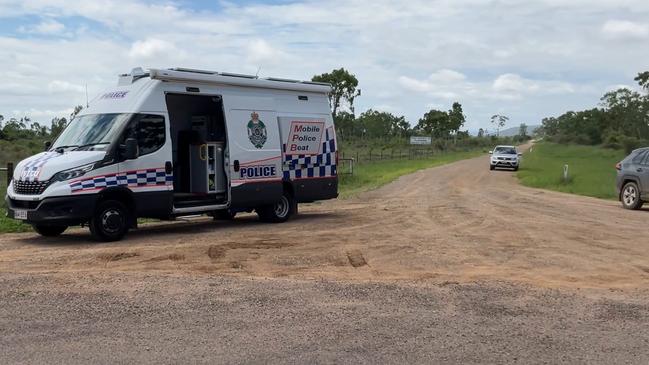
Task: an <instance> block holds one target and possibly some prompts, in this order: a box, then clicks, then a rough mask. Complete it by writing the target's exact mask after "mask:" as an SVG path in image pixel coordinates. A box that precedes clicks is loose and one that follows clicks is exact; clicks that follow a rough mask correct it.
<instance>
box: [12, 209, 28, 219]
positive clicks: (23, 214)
mask: <svg viewBox="0 0 649 365" xmlns="http://www.w3.org/2000/svg"><path fill="white" fill-rule="evenodd" d="M14 218H15V219H22V220H26V219H27V211H26V210H14Z"/></svg>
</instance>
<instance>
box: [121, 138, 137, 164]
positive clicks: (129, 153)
mask: <svg viewBox="0 0 649 365" xmlns="http://www.w3.org/2000/svg"><path fill="white" fill-rule="evenodd" d="M120 147H122V148H123V153H122V157H124V159H125V160H135V159H136V158H137V157H138V155H139V154H140V153H139V152H140V151H139V150H138V147H137V139H135V138H127V139H126V141H124V145H123V146H120Z"/></svg>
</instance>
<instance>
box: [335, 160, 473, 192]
mask: <svg viewBox="0 0 649 365" xmlns="http://www.w3.org/2000/svg"><path fill="white" fill-rule="evenodd" d="M483 153H484V151H483V150H482V149H479V150H478V149H476V150H473V151H465V152H448V153H444V154H438V155H436V156H433V157H429V158H425V159H419V160H389V161H377V162H371V163H367V164H363V165H358V166H355V167H354V175H342V174H341V175H340V185H339V192H340V197H341V198H343V199H344V198H348V197H351V196H354V195H356V194H358V193H361V192H363V191H367V190H372V189H376V188H378V187H381V186H383V185H385V184H388V183H390V182H392V181H394V180H396V179H397V178H398V177H399V176H402V175H407V174H410V173H413V172H415V171H418V170H422V169H426V168H429V167H434V166H439V165H444V164H447V163H451V162H455V161H459V160H464V159H467V158H472V157H476V156H479V155H481V154H483Z"/></svg>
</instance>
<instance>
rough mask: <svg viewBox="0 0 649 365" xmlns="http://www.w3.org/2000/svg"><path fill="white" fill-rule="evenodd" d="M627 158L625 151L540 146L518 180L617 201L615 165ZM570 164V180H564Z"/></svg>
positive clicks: (530, 154)
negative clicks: (565, 167) (564, 169)
mask: <svg viewBox="0 0 649 365" xmlns="http://www.w3.org/2000/svg"><path fill="white" fill-rule="evenodd" d="M624 156H625V154H624V152H623V151H619V150H612V149H606V148H601V147H594V146H578V145H561V144H555V143H539V144H536V145H535V146H534V148H533V150H532V152H527V153H525V155H524V157H523V161H522V163H521V169H520V170H519V172H518V178H519V179H520V181H521V183H522V184H523V185H526V186H530V187H534V188H542V189H549V190H555V191H561V192H564V193H571V194H578V195H585V196H591V197H595V198H603V199H616V198H617V196H616V193H615V176H616V171H615V164H616V163H618V162H620V161H621V160H622V159H623V158H624ZM566 164H567V165H568V171H569V179H568V181H563V166H564V165H566Z"/></svg>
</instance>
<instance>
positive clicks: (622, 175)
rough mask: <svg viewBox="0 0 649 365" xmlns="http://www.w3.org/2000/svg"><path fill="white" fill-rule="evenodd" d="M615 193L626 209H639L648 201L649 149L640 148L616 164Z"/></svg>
mask: <svg viewBox="0 0 649 365" xmlns="http://www.w3.org/2000/svg"><path fill="white" fill-rule="evenodd" d="M615 168H616V169H617V193H618V197H619V198H620V201H621V202H622V206H623V207H624V208H626V209H634V210H636V209H640V208H642V205H643V204H644V200H645V199H646V200H649V148H640V149H637V150H635V151H633V152H631V154H630V155H628V156H626V158H625V159H624V160H622V162H620V163H618V164H617V165H616V166H615Z"/></svg>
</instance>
